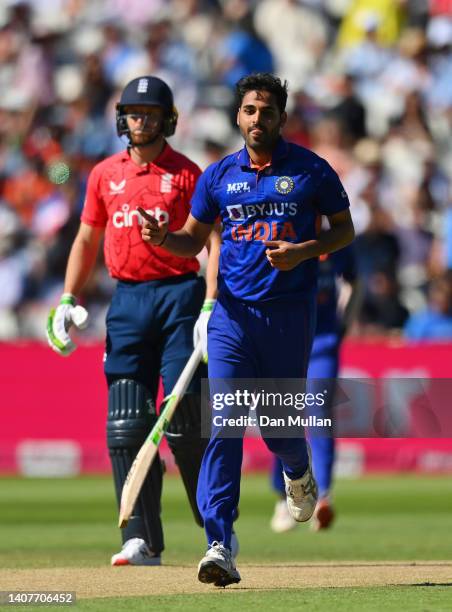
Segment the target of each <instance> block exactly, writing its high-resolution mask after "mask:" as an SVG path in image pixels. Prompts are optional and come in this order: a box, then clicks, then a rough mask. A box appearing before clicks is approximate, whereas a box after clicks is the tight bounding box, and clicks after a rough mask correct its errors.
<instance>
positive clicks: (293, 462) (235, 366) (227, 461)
mask: <svg viewBox="0 0 452 612" xmlns="http://www.w3.org/2000/svg"><path fill="white" fill-rule="evenodd" d="M315 316H316V310H315V296H308V297H306V298H305V299H303V300H297V301H294V300H292V301H278V302H262V303H260V304H253V305H247V304H246V303H243V302H240V301H238V300H235V299H234V298H232V297H229V296H220V297H219V299H218V301H217V303H216V305H215V308H214V311H213V312H212V316H211V317H210V320H209V326H208V334H209V335H208V353H209V362H208V369H209V379H222V378H254V379H256V378H306V371H307V366H308V360H309V354H310V351H311V345H312V338H313V335H314V330H315ZM264 441H265V443H266V445H267V447H268V448H269V449H270V450H271V451H272V452H273V453H275V454H276V455H277V456H278V457H279V458H280V459H281V462H282V465H283V467H284V471H285V473H286V474H287V475H288V476H289V478H291V479H296V478H300V477H301V476H302V475H303V474H304V472H305V471H306V468H307V465H308V455H307V448H306V441H305V439H304V438H290V439H289V438H265V437H264ZM242 456H243V439H242V437H238V438H226V437H224V438H222V437H220V436H217V435H215V434H213V435H212V437H211V439H210V441H209V444H208V446H207V449H206V452H205V454H204V458H203V462H202V465H201V471H200V475H199V481H198V494H197V499H198V507H199V510H200V512H201V515H202V517H203V519H204V525H205V530H206V535H207V540H208V543H209V544H212V542H214V541H218V542H223V544H224V545H225V546H227V547H230V542H231V531H232V523H233V520H234V518H235V517H236V511H237V507H238V503H239V497H240V476H241V467H242Z"/></svg>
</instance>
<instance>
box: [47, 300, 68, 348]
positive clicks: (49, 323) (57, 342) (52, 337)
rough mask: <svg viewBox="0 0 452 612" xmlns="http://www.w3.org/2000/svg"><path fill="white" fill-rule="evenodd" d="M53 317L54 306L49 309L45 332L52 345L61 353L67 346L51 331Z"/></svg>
mask: <svg viewBox="0 0 452 612" xmlns="http://www.w3.org/2000/svg"><path fill="white" fill-rule="evenodd" d="M54 317H55V308H51V309H50V314H49V318H48V319H47V334H48V336H49V338H50V340H51V342H52V344H53V345H54V346H56V347H57V348H58V349H59V350H60V351H62V352H63V353H64V352H65V351H66V350H67V346H66V345H65V344H64V342H61V340H59V339H58V338H57V337H56V336H55V334H54V333H53V319H54Z"/></svg>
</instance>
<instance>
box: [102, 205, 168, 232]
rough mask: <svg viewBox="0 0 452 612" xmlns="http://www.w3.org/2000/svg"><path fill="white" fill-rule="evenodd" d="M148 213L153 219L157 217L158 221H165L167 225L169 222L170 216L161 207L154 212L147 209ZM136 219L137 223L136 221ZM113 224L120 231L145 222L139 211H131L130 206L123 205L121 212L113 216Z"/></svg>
mask: <svg viewBox="0 0 452 612" xmlns="http://www.w3.org/2000/svg"><path fill="white" fill-rule="evenodd" d="M146 212H147V213H148V214H149V215H151V216H152V217H155V218H156V219H157V221H165V222H166V223H168V222H169V214H168V213H167V212H166V210H162V209H161V208H160V207H159V206H157V208H154V209H153V210H151V209H147V210H146ZM134 219H135V220H136V221H134ZM112 222H113V225H114V226H115V227H117V228H118V229H121V228H123V227H132V226H133V225H134V224H136V225H143V220H142V218H141V215H140V213H139V212H138V210H130V206H129V204H123V205H122V206H121V210H117V211H116V212H115V213H114V214H113V217H112Z"/></svg>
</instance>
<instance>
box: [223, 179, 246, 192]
mask: <svg viewBox="0 0 452 612" xmlns="http://www.w3.org/2000/svg"><path fill="white" fill-rule="evenodd" d="M250 191H251V189H250V186H249V185H248V181H243V182H241V183H228V188H227V191H226V193H249V192H250Z"/></svg>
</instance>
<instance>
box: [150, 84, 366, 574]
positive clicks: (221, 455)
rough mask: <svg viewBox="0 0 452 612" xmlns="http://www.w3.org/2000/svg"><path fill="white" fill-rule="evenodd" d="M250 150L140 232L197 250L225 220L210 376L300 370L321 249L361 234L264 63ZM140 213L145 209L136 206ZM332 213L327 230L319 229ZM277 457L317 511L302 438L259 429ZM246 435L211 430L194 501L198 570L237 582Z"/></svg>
mask: <svg viewBox="0 0 452 612" xmlns="http://www.w3.org/2000/svg"><path fill="white" fill-rule="evenodd" d="M237 94H238V105H239V107H238V112H237V124H238V126H239V128H240V131H241V133H242V136H243V138H244V140H245V146H244V148H243V149H241V150H240V151H238V152H237V153H234V154H232V155H228V156H227V157H225V158H224V159H222V160H221V161H219V162H216V163H214V164H212V165H211V166H209V167H208V168H207V169H206V171H205V172H204V173H203V174H202V175H201V177H200V179H199V181H198V183H197V186H196V189H195V193H194V195H193V198H192V201H191V212H190V214H189V217H188V219H187V222H186V223H185V225H184V227H183V229H182V230H179V231H176V232H168V227H167V224H166V223H165V222H162V221H156V220H154V219H153V218H151V217H150V216H149V215H147V214H146V212H145V211H143V212H142V214H143V217H144V220H145V221H144V223H143V226H142V237H143V240H145V241H146V242H150V243H151V244H154V245H160V246H162V247H164V248H166V249H167V250H168V251H170V252H171V253H173V254H175V255H180V256H184V257H189V256H192V255H194V254H197V253H199V251H200V250H201V249H202V248H203V246H204V245H205V243H206V240H207V238H208V236H209V234H210V232H211V230H212V228H213V226H214V224H215V223H216V221H217V220H218V219H220V220H221V223H222V245H221V251H220V261H219V274H218V296H217V301H216V303H215V306H214V308H213V312H212V313H211V316H210V320H209V324H208V354H209V363H208V366H209V378H211V379H225V378H226V379H231V378H253V379H256V378H273V379H275V378H276V379H277V378H300V377H301V378H305V377H306V372H307V365H308V358H309V354H310V352H311V344H312V339H313V336H314V330H315V316H316V284H317V267H318V261H317V260H318V257H319V256H320V255H322V254H323V253H330V252H333V251H336V250H338V249H340V248H342V247H344V246H346V245H347V244H349V243H350V242H351V241H352V240H353V237H354V229H353V223H352V220H351V217H350V212H349V201H348V198H347V195H346V193H345V191H344V189H343V187H342V185H341V183H340V181H339V178H338V176H337V174H336V173H335V172H334V170H333V169H332V168H331V167H330V166H329V165H328V163H327V162H326V161H325V160H323V159H322V158H320V157H318V156H317V155H315V154H314V153H313V152H311V151H309V150H307V149H305V148H303V147H299V146H297V145H294V144H292V143H289V142H286V141H284V140H283V139H282V138H281V135H280V132H281V129H282V127H283V126H284V124H285V122H286V118H287V115H286V112H285V107H286V102H287V83H281V81H280V79H278V78H276V77H274V76H273V75H271V74H268V73H259V74H253V75H250V76H247V77H244V78H243V79H241V80H240V81H239V82H238V83H237ZM140 212H141V211H140ZM319 215H326V217H327V218H328V221H329V229H327V230H326V231H323V232H321V233H318V232H317V231H316V219H317V217H318V216H319ZM264 440H265V442H266V444H267V446H268V448H269V449H270V450H271V451H272V452H273V453H275V454H276V455H277V456H278V457H279V458H280V459H281V462H282V466H283V470H284V480H285V484H286V492H287V500H288V506H289V509H290V512H291V513H292V516H293V517H294V518H295V520H297V521H300V522H302V521H307V520H309V519H310V517H311V516H312V513H313V511H314V508H315V505H316V501H317V486H316V483H315V480H314V477H313V475H312V470H311V465H310V459H309V454H308V448H307V444H306V440H305V439H304V438H299V437H297V438H290V439H287V438H266V437H265V438H264ZM242 454H243V440H242V438H226V437H221V436H219V435H215V432H214V433H213V435H212V437H211V439H210V441H209V444H208V446H207V449H206V451H205V454H204V458H203V462H202V466H201V471H200V476H199V481H198V505H199V509H200V512H201V515H202V517H203V520H204V526H205V530H206V535H207V541H208V550H207V553H206V555H205V556H204V557H203V559H202V560H201V562H200V563H199V566H198V579H199V580H200V581H201V582H207V583H213V584H214V585H215V586H226V585H228V584H232V583H234V582H239V581H240V574H239V572H238V571H237V569H236V566H235V560H234V558H233V557H232V554H231V548H230V547H231V531H232V523H233V520H234V518H235V517H236V513H237V507H238V503H239V495H240V475H241V474H240V473H241V464H242Z"/></svg>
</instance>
